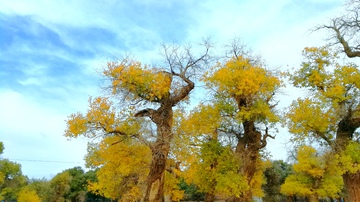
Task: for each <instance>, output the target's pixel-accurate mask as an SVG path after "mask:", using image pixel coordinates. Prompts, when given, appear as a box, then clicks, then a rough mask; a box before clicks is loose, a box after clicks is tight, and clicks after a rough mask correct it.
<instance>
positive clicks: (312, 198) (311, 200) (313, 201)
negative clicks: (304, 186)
mask: <svg viewBox="0 0 360 202" xmlns="http://www.w3.org/2000/svg"><path fill="white" fill-rule="evenodd" d="M308 201H309V202H319V198H318V197H317V196H315V195H311V196H309V198H308Z"/></svg>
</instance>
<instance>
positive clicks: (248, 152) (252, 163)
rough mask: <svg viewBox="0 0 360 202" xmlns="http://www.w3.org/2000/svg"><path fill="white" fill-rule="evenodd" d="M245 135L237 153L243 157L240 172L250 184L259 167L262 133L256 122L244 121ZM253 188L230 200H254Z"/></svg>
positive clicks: (234, 201) (237, 201) (250, 201)
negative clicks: (258, 129) (256, 126)
mask: <svg viewBox="0 0 360 202" xmlns="http://www.w3.org/2000/svg"><path fill="white" fill-rule="evenodd" d="M243 127H244V135H243V136H242V137H241V138H239V140H238V144H237V146H236V154H237V155H238V156H240V158H241V163H242V164H241V169H240V174H242V175H244V176H245V177H246V180H247V183H248V184H249V185H250V182H251V180H252V178H253V177H254V174H255V171H256V169H257V166H256V165H257V160H258V158H259V157H260V155H259V151H260V149H261V133H260V132H259V131H257V130H256V128H255V123H254V122H252V121H245V122H244V123H243ZM252 197H253V196H252V193H251V189H249V190H247V191H245V192H243V194H242V195H241V196H240V197H238V198H237V197H234V198H231V199H229V200H228V201H229V202H230V201H231V202H252Z"/></svg>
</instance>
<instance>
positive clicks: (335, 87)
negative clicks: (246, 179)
mask: <svg viewBox="0 0 360 202" xmlns="http://www.w3.org/2000/svg"><path fill="white" fill-rule="evenodd" d="M303 54H304V60H305V61H304V62H303V64H302V66H301V68H300V69H299V70H298V71H296V72H295V73H294V74H290V80H291V81H292V82H293V84H294V85H295V86H298V87H306V88H308V89H309V90H310V91H311V92H312V93H311V95H310V96H309V97H308V98H306V99H298V100H297V101H295V102H294V103H293V104H292V105H291V106H290V110H289V112H288V114H287V118H288V121H287V124H288V126H289V130H290V132H292V133H294V134H296V135H297V137H298V138H305V137H315V138H319V139H322V140H325V141H326V142H327V143H328V144H329V145H332V142H331V141H333V140H334V139H335V137H336V133H337V132H338V123H339V122H340V121H341V120H342V119H345V118H346V119H348V120H351V119H356V117H359V114H358V113H357V111H358V106H359V104H360V102H359V97H360V88H359V82H360V71H359V69H358V68H357V66H355V65H354V64H346V65H341V64H340V63H339V62H338V58H337V56H336V54H335V53H334V52H333V51H332V50H330V49H328V48H327V47H321V48H305V50H304V52H303ZM354 123H355V122H354ZM353 127H358V126H355V125H354V126H353ZM333 146H334V145H333Z"/></svg>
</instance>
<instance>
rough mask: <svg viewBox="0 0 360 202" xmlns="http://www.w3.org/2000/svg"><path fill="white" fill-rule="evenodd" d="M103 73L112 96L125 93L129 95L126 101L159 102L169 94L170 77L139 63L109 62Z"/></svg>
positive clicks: (128, 61)
mask: <svg viewBox="0 0 360 202" xmlns="http://www.w3.org/2000/svg"><path fill="white" fill-rule="evenodd" d="M103 73H104V75H105V76H106V77H108V78H109V79H110V80H111V82H112V92H113V94H116V93H118V92H123V91H127V92H129V93H130V94H129V95H128V96H129V97H127V99H138V98H140V99H145V100H148V101H160V100H161V99H162V98H163V97H164V96H167V95H168V94H169V92H170V88H171V82H172V76H171V75H170V74H168V73H166V72H162V71H159V70H157V69H155V68H152V69H151V68H149V67H147V66H144V65H142V64H141V63H140V62H136V61H130V60H127V59H125V60H123V61H122V62H120V63H116V62H109V63H108V67H107V69H105V70H104V72H103Z"/></svg>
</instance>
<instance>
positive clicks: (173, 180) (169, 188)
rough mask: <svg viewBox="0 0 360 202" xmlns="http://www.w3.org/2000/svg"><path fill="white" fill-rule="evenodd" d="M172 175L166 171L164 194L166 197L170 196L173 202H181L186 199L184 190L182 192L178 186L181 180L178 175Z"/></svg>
mask: <svg viewBox="0 0 360 202" xmlns="http://www.w3.org/2000/svg"><path fill="white" fill-rule="evenodd" d="M179 172H180V171H178V172H176V171H175V173H170V172H168V171H165V184H164V192H165V195H170V197H171V201H180V200H181V199H182V198H183V197H184V193H185V191H184V190H180V187H179V186H178V184H179V183H180V178H178V177H177V175H178V173H179Z"/></svg>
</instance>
